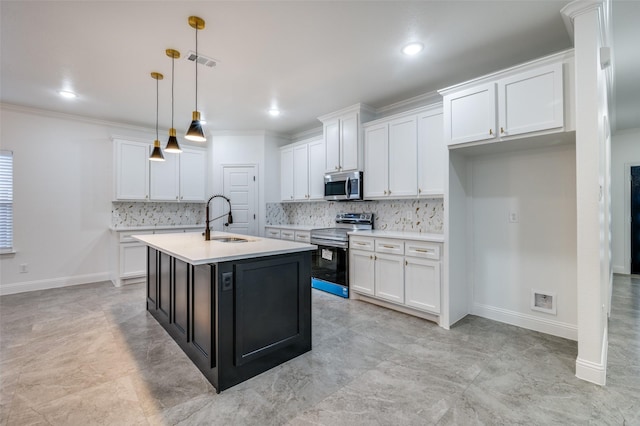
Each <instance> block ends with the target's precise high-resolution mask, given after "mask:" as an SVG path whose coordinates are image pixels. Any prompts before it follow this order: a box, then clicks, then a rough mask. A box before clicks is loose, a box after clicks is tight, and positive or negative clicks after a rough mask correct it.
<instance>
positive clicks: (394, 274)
mask: <svg viewBox="0 0 640 426" xmlns="http://www.w3.org/2000/svg"><path fill="white" fill-rule="evenodd" d="M403 261H404V258H403V257H402V256H398V255H394V254H384V253H376V254H375V278H374V282H375V289H376V290H375V295H376V296H378V297H379V298H381V299H386V300H390V301H392V302H396V303H404V265H403Z"/></svg>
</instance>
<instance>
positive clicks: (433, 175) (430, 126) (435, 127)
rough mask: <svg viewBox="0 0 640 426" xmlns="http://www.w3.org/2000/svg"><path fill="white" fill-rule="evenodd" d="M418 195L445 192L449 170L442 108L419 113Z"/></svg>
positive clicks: (441, 193) (432, 194)
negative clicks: (445, 182)
mask: <svg viewBox="0 0 640 426" xmlns="http://www.w3.org/2000/svg"><path fill="white" fill-rule="evenodd" d="M417 120H418V195H419V196H421V197H423V196H425V197H426V196H434V195H439V196H441V195H443V194H444V181H445V176H446V173H447V170H448V164H447V161H448V160H447V146H446V144H445V143H444V135H443V121H442V120H443V119H442V108H437V109H435V110H432V111H429V112H423V113H420V114H418V117H417Z"/></svg>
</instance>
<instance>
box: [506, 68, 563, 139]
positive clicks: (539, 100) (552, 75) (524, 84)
mask: <svg viewBox="0 0 640 426" xmlns="http://www.w3.org/2000/svg"><path fill="white" fill-rule="evenodd" d="M562 93H563V90H562V64H561V63H558V64H553V65H547V66H545V67H540V68H538V69H535V70H531V71H527V72H523V73H520V74H517V75H514V76H512V77H507V78H503V79H501V80H499V81H498V97H499V98H498V121H499V123H500V129H499V131H500V136H513V135H519V134H522V133H529V132H536V131H538V130H546V129H554V128H560V127H562V126H563V124H564V120H563V119H564V108H563V105H564V104H563V102H562Z"/></svg>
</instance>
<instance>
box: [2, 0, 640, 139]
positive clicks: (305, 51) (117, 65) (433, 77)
mask: <svg viewBox="0 0 640 426" xmlns="http://www.w3.org/2000/svg"><path fill="white" fill-rule="evenodd" d="M567 3H568V1H564V0H563V1H560V0H546V1H541V0H535V1H525V0H510V1H478V0H476V1H419V2H404V1H387V2H383V1H344V2H340V1H317V2H311V1H285V2H275V1H229V2H222V1H194V2H188V1H167V2H161V1H129V2H123V1H42V2H40V1H26V0H22V1H6V0H2V2H1V4H0V7H1V9H0V13H1V24H2V25H1V30H0V31H1V33H0V35H1V40H0V42H1V51H0V54H1V59H2V61H1V70H0V72H1V76H0V78H1V80H0V84H1V86H0V89H1V90H0V96H1V98H0V100H1V101H2V102H3V103H10V104H16V105H24V106H29V107H36V108H42V109H47V110H55V111H61V112H65V113H70V114H78V115H83V116H88V117H94V118H99V119H103V120H107V121H114V122H121V123H127V124H133V125H140V126H144V127H147V128H152V127H153V126H154V125H155V97H156V94H155V83H156V82H155V80H153V79H152V78H151V77H150V75H149V73H150V72H151V71H159V72H162V73H163V74H164V75H165V79H164V80H163V81H161V82H160V128H161V129H167V128H168V127H170V122H171V116H170V96H171V87H170V77H171V76H170V72H171V60H170V59H169V58H168V57H167V56H165V54H164V51H165V49H166V48H174V49H178V50H179V51H180V52H181V53H182V54H183V56H184V55H186V53H187V52H188V51H189V50H194V48H195V31H194V30H193V29H192V28H191V27H189V25H188V24H187V18H188V16H190V15H198V16H200V17H202V18H203V19H205V21H206V28H205V29H204V30H202V31H200V32H199V33H198V38H199V51H200V53H201V54H203V55H207V56H210V57H213V58H216V59H218V60H219V64H218V66H217V67H216V68H213V69H211V68H206V67H203V66H200V67H199V71H198V72H199V89H198V93H199V99H198V109H199V110H200V111H202V112H203V115H204V116H205V118H206V119H207V121H208V124H207V126H206V127H207V128H208V129H209V130H258V129H266V130H270V131H274V132H279V133H285V134H293V133H296V132H300V131H303V130H306V129H310V128H315V127H317V126H318V125H319V124H320V123H319V122H318V121H317V120H316V117H318V116H320V115H323V114H326V113H329V112H332V111H335V110H338V109H341V108H344V107H347V106H350V105H353V104H355V103H358V102H362V103H366V104H369V105H371V106H373V107H375V108H379V107H382V106H386V105H389V104H391V103H394V102H397V101H400V100H404V99H407V98H411V97H414V96H417V95H420V94H423V93H427V92H431V91H433V90H436V89H439V88H442V87H445V86H447V85H450V84H455V83H458V82H461V81H464V80H466V79H469V78H473V77H476V76H479V75H482V74H486V73H489V72H492V71H496V70H499V69H501V68H505V67H508V66H511V65H515V64H518V63H521V62H524V61H527V60H530V59H534V58H537V57H540V56H542V55H545V54H548V53H552V52H556V51H559V50H563V49H566V48H569V47H571V41H570V38H569V36H568V34H567V31H566V29H565V26H564V24H563V21H562V18H561V16H560V9H562V7H563V6H564V5H566V4H567ZM619 4H621V6H623V7H621V8H620V9H625V8H626V12H625V13H624V14H623V15H624V16H623V19H626V25H627V26H628V27H633V26H634V25H633V24H634V22H635V24H637V23H638V19H637V17H638V16H640V14H638V5H639V4H640V3H638V2H636V1H624V0H615V1H614V8H613V10H614V17H615V16H616V15H615V14H616V10H617V8H616V6H618V5H619ZM629 11H631V12H633V13H635V14H636V15H635V18H634V17H633V16H634V15H631V14H630V12H629ZM636 26H637V25H636ZM614 28H615V27H614ZM633 30H634V31H636V32H637V31H638V29H636V28H634V29H633ZM636 34H637V33H636ZM615 36H616V38H615V42H616V44H617V45H623V44H624V43H625V41H624V40H623V39H619V38H618V34H615ZM620 37H622V36H620ZM628 37H629V35H628V34H627V35H624V37H623V38H628ZM413 40H418V41H420V42H422V43H424V45H425V50H424V51H423V52H422V53H421V54H420V55H419V56H417V57H412V58H409V57H405V56H403V55H402V54H401V53H400V49H401V47H402V46H403V45H404V44H405V43H407V42H409V41H413ZM637 40H638V38H635V41H637ZM627 42H628V43H627V44H630V42H629V41H627ZM627 48H631V47H630V46H628V47H627ZM631 51H632V52H633V50H631ZM615 54H616V56H615V61H616V72H620V73H621V74H620V75H621V76H625V77H624V78H621V79H620V84H618V85H617V89H618V91H617V95H616V100H617V101H629V99H627V98H628V97H631V99H630V101H631V103H634V102H635V101H637V99H638V93H640V92H636V93H635V97H634V94H633V91H626V90H625V88H624V87H623V85H627V84H629V85H633V84H636V85H637V80H638V79H637V77H636V76H637V75H638V73H637V69H638V67H637V65H638V55H637V54H634V55H630V56H633V60H629V58H627V57H626V56H624V55H622V54H621V53H620V52H619V51H617V50H616V51H615ZM625 67H635V74H633V77H631V75H632V74H630V73H629V72H628V71H625V70H624V69H623V68H625ZM175 72H176V77H175V79H176V83H175V127H176V128H177V129H178V133H179V134H180V133H182V132H183V131H184V130H185V129H186V127H187V126H188V124H189V121H190V118H191V111H192V110H193V109H194V102H195V99H194V96H195V90H194V73H195V65H194V63H193V62H188V61H186V60H185V59H184V57H183V58H181V59H179V60H177V61H176V67H175ZM62 88H69V89H72V90H74V91H75V92H77V93H78V94H79V97H78V98H77V99H75V100H71V101H69V100H65V99H62V98H60V97H59V96H58V95H57V93H56V92H57V90H59V89H62ZM635 103H637V102H635ZM271 106H278V107H279V108H280V109H281V110H282V115H281V116H280V117H278V118H272V117H270V116H269V115H268V114H267V110H268V109H269V108H270V107H271ZM633 114H636V113H632V114H631V116H632V119H633ZM637 116H638V117H640V115H637ZM618 118H619V119H624V120H627V117H626V114H625V113H623V112H621V111H618ZM632 127H640V123H636V125H635V126H632Z"/></svg>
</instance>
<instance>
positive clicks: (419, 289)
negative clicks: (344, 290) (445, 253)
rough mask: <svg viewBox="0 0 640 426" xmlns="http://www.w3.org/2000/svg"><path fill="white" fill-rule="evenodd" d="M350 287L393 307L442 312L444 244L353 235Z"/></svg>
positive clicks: (351, 239)
mask: <svg viewBox="0 0 640 426" xmlns="http://www.w3.org/2000/svg"><path fill="white" fill-rule="evenodd" d="M349 247H351V249H350V250H349V286H350V288H351V290H352V291H353V292H355V293H358V294H362V295H365V296H368V297H373V298H374V299H379V300H381V301H386V302H392V303H393V305H390V306H394V305H397V306H405V307H409V308H411V309H415V310H419V311H424V312H428V313H430V314H436V315H437V314H439V313H440V286H441V275H440V261H441V258H440V256H441V251H442V249H441V247H442V244H441V243H436V242H429V241H416V240H399V239H392V238H384V237H375V238H374V237H362V236H351V237H350V239H349Z"/></svg>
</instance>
